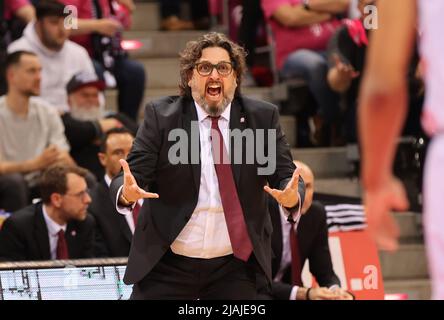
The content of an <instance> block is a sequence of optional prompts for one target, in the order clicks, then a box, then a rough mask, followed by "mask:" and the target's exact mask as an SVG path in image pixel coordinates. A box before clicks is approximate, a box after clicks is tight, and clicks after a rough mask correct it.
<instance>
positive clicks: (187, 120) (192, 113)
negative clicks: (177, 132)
mask: <svg viewBox="0 0 444 320" xmlns="http://www.w3.org/2000/svg"><path fill="white" fill-rule="evenodd" d="M179 101H181V102H182V103H183V117H182V128H183V129H184V130H185V131H186V133H187V137H188V162H189V163H191V169H192V170H193V178H194V184H195V185H196V190H198V192H199V187H200V172H201V168H200V136H199V135H198V136H197V137H195V136H193V135H192V134H191V123H192V122H193V121H194V125H195V126H196V125H197V128H196V129H197V133H199V125H198V123H197V121H198V119H197V111H196V108H195V105H194V101H193V100H189V99H185V98H183V99H180V100H179ZM192 146H193V147H194V148H192ZM196 147H197V149H198V150H199V152H198V154H192V152H193V150H192V149H194V151H195V150H196ZM192 160H194V161H192ZM196 162H197V163H196Z"/></svg>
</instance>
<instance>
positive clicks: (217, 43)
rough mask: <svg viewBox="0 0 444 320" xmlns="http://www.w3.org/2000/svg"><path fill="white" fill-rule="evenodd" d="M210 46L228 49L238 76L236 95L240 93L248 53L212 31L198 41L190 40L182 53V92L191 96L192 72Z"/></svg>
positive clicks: (222, 35) (220, 34)
mask: <svg viewBox="0 0 444 320" xmlns="http://www.w3.org/2000/svg"><path fill="white" fill-rule="evenodd" d="M210 47H220V48H223V49H225V50H227V52H228V54H229V56H230V60H231V63H232V64H233V69H234V71H235V72H236V76H237V79H236V81H237V88H236V91H235V95H239V94H240V86H241V83H242V77H243V75H244V73H245V71H246V68H247V67H246V63H245V57H246V55H247V54H246V52H245V50H244V49H243V48H242V47H241V46H239V45H238V44H236V43H234V42H233V41H231V40H229V39H228V38H227V37H226V36H225V35H224V34H222V33H218V32H210V33H207V34H204V35H203V36H201V37H200V38H199V39H197V40H196V41H189V42H188V43H187V45H186V47H185V49H184V50H183V51H182V52H181V53H180V84H179V89H180V94H181V95H185V96H188V97H191V88H190V87H189V86H188V81H189V79H190V77H191V73H192V72H193V68H194V66H195V64H196V61H197V60H199V58H200V57H201V56H202V50H203V49H205V48H210Z"/></svg>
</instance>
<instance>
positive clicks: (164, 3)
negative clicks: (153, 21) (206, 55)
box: [159, 0, 210, 31]
mask: <svg viewBox="0 0 444 320" xmlns="http://www.w3.org/2000/svg"><path fill="white" fill-rule="evenodd" d="M159 3H160V15H161V17H162V21H161V22H160V28H161V29H162V30H166V31H181V30H192V29H197V30H207V29H208V28H209V27H210V19H209V10H208V0H190V1H189V4H190V12H191V18H192V20H193V21H187V20H183V19H180V18H179V16H180V0H160V1H159Z"/></svg>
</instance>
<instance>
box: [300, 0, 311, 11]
mask: <svg viewBox="0 0 444 320" xmlns="http://www.w3.org/2000/svg"><path fill="white" fill-rule="evenodd" d="M302 5H303V6H304V9H305V10H307V11H310V0H304V1H303V2H302Z"/></svg>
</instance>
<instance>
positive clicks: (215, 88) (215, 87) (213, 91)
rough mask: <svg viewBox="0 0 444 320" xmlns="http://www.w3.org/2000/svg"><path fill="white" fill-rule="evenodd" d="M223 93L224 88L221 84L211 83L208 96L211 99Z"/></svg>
mask: <svg viewBox="0 0 444 320" xmlns="http://www.w3.org/2000/svg"><path fill="white" fill-rule="evenodd" d="M221 92H222V86H221V85H220V83H210V84H208V86H207V94H208V95H209V96H210V97H213V98H217V97H219V95H220V94H221Z"/></svg>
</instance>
